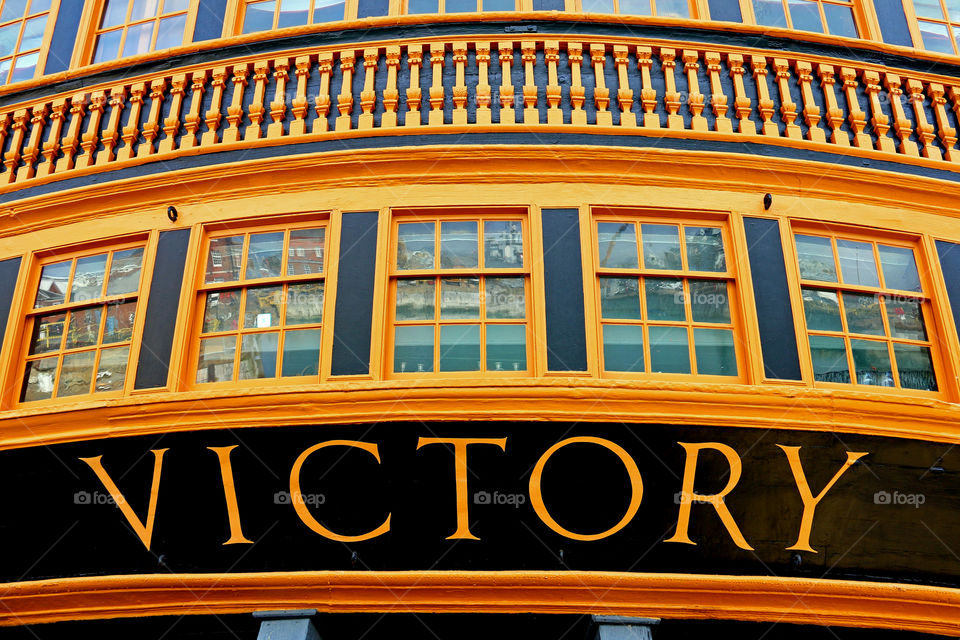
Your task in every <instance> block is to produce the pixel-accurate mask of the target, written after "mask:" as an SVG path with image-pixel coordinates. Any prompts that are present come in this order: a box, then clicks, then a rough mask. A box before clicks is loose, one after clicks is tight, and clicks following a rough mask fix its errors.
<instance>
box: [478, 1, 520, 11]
mask: <svg viewBox="0 0 960 640" xmlns="http://www.w3.org/2000/svg"><path fill="white" fill-rule="evenodd" d="M516 8H517V6H516V3H515V2H514V0H483V10H484V11H514V10H515V9H516Z"/></svg>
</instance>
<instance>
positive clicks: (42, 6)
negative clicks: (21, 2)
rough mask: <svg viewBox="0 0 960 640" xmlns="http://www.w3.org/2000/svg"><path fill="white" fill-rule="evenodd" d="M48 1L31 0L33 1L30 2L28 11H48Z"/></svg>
mask: <svg viewBox="0 0 960 640" xmlns="http://www.w3.org/2000/svg"><path fill="white" fill-rule="evenodd" d="M50 1H51V0H33V2H31V3H30V13H40V12H41V11H49V10H50Z"/></svg>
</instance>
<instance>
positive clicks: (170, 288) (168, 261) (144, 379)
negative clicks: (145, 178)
mask: <svg viewBox="0 0 960 640" xmlns="http://www.w3.org/2000/svg"><path fill="white" fill-rule="evenodd" d="M189 244H190V229H174V230H172V231H161V232H160V239H159V241H158V242H157V257H156V259H155V260H154V261H153V279H152V280H151V281H150V299H149V300H148V301H147V312H146V313H147V315H146V318H145V319H144V322H143V339H142V340H141V341H140V360H139V362H138V364H137V378H136V380H135V381H134V383H133V388H134V389H153V388H156V387H165V386H166V385H167V378H168V374H169V372H170V354H171V350H172V349H173V332H174V330H175V329H176V327H177V316H178V314H179V311H180V290H181V289H182V288H183V268H184V266H185V263H186V259H187V247H188V245H189Z"/></svg>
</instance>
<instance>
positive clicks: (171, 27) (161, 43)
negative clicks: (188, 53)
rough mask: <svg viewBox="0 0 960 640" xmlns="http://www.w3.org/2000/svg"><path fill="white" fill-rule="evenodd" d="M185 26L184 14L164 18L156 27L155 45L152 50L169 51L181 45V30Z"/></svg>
mask: <svg viewBox="0 0 960 640" xmlns="http://www.w3.org/2000/svg"><path fill="white" fill-rule="evenodd" d="M186 26H187V16H186V14H181V15H179V16H173V17H172V18H164V19H163V20H161V21H160V23H159V26H158V27H157V44H156V45H155V46H154V49H155V50H157V51H159V50H160V49H169V48H170V47H179V46H180V45H182V44H183V30H184V28H186Z"/></svg>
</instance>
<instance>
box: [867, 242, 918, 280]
mask: <svg viewBox="0 0 960 640" xmlns="http://www.w3.org/2000/svg"><path fill="white" fill-rule="evenodd" d="M877 250H878V253H879V254H880V268H881V269H883V284H884V286H886V288H887V289H900V290H901V291H921V290H922V289H921V287H920V274H918V273H917V260H916V258H915V257H914V255H913V251H912V250H911V249H907V248H904V247H888V246H885V245H882V244H881V245H879V246H878V247H877Z"/></svg>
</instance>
